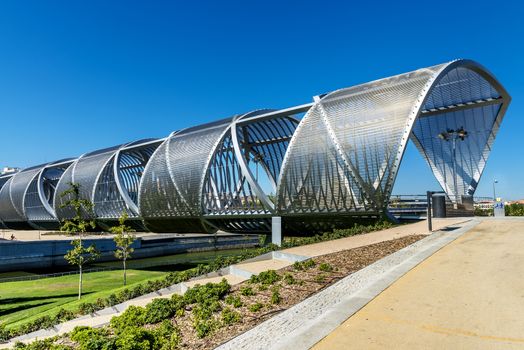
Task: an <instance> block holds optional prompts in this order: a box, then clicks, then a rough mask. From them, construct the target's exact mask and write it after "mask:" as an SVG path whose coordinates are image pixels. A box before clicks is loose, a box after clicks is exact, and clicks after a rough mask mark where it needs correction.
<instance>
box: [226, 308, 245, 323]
mask: <svg viewBox="0 0 524 350" xmlns="http://www.w3.org/2000/svg"><path fill="white" fill-rule="evenodd" d="M241 319H242V316H241V315H240V313H238V312H237V311H234V310H232V309H230V308H228V307H226V308H225V309H224V310H222V321H223V322H224V324H226V325H232V324H233V323H237V322H240V320H241Z"/></svg>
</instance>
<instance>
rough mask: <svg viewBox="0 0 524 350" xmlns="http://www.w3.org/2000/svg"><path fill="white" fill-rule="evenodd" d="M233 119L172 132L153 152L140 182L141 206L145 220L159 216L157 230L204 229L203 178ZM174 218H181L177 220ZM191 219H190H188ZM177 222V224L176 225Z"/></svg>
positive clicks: (150, 223) (150, 222)
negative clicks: (215, 148)
mask: <svg viewBox="0 0 524 350" xmlns="http://www.w3.org/2000/svg"><path fill="white" fill-rule="evenodd" d="M229 122H230V119H229V120H225V121H221V122H220V123H213V124H209V125H208V127H205V128H192V129H190V130H186V131H185V132H180V133H178V134H175V135H172V136H171V137H170V138H169V139H167V140H166V141H165V142H164V143H163V144H162V145H161V146H160V147H159V148H158V149H157V151H156V152H155V153H154V154H153V156H152V157H151V159H150V161H149V163H148V165H147V167H146V168H145V171H144V175H143V179H142V182H141V185H140V196H139V207H140V213H141V215H142V217H143V218H144V220H145V222H146V224H148V225H149V226H150V227H151V225H153V223H152V220H151V219H155V218H160V219H161V220H162V221H163V223H157V224H155V225H156V226H155V227H156V229H157V230H160V231H162V230H170V229H172V227H176V226H178V228H180V230H182V231H191V230H194V231H201V230H202V225H203V224H202V223H201V217H202V209H201V200H200V199H201V194H202V187H201V186H202V180H203V176H204V173H205V169H206V167H207V165H208V161H209V157H210V155H211V154H212V152H213V149H214V146H215V145H216V144H217V143H218V141H219V139H220V137H221V135H222V134H223V132H224V131H225V129H226V128H227V126H228V125H229ZM173 219H182V220H179V221H178V223H175V221H174V220H173ZM188 219H189V220H188ZM173 225H175V226H173Z"/></svg>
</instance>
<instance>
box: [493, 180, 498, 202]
mask: <svg viewBox="0 0 524 350" xmlns="http://www.w3.org/2000/svg"><path fill="white" fill-rule="evenodd" d="M498 183H499V180H496V179H495V180H493V203H495V202H496V201H497V194H496V192H495V184H498Z"/></svg>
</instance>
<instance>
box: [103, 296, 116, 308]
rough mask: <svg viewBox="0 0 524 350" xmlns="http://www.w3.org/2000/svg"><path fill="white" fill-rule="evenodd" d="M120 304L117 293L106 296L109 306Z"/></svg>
mask: <svg viewBox="0 0 524 350" xmlns="http://www.w3.org/2000/svg"><path fill="white" fill-rule="evenodd" d="M116 304H118V298H117V297H116V295H115V294H109V296H108V297H107V298H106V305H107V306H114V305H116Z"/></svg>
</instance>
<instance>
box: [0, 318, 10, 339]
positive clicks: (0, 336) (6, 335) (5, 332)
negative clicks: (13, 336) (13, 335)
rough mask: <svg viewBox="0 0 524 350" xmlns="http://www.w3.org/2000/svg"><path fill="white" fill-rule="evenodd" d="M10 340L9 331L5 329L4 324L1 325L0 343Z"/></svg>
mask: <svg viewBox="0 0 524 350" xmlns="http://www.w3.org/2000/svg"><path fill="white" fill-rule="evenodd" d="M9 338H10V333H9V331H8V330H7V329H6V328H5V325H4V324H3V323H0V343H1V342H4V341H7V340H8V339H9Z"/></svg>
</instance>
